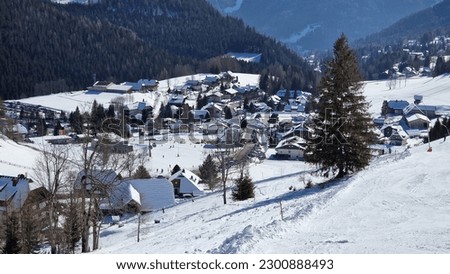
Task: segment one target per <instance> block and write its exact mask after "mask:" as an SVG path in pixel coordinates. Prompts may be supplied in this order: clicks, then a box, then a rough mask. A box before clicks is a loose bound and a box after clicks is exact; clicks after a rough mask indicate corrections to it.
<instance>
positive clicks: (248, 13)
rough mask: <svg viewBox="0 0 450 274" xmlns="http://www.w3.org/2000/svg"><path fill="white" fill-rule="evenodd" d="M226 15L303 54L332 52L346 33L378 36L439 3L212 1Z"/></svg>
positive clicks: (403, 0) (353, 36) (425, 0)
mask: <svg viewBox="0 0 450 274" xmlns="http://www.w3.org/2000/svg"><path fill="white" fill-rule="evenodd" d="M208 1H209V2H210V3H211V4H212V5H213V6H214V7H216V8H217V9H218V10H220V11H221V12H222V13H224V14H227V15H231V16H236V17H238V18H242V19H243V20H244V21H245V22H246V23H247V24H249V25H250V26H253V27H255V28H256V29H257V30H258V31H260V32H262V33H265V34H267V35H270V36H272V37H275V38H277V39H278V40H280V41H283V42H285V43H287V44H288V45H289V46H291V47H292V48H294V49H297V50H298V51H299V52H302V51H305V50H317V49H330V48H331V46H332V43H333V42H334V40H336V39H337V38H338V37H339V35H340V34H341V33H342V32H344V33H345V34H346V35H347V37H349V39H350V40H354V39H359V38H363V37H365V36H366V35H369V34H371V33H374V32H378V31H380V30H382V29H383V28H385V27H388V26H389V25H390V24H393V23H394V22H396V21H397V20H399V19H401V18H403V17H404V16H407V15H410V14H412V13H414V12H417V11H419V10H422V9H424V8H427V7H430V6H432V5H434V4H435V3H437V2H439V1H436V0H420V1H417V0H401V1H400V0H397V1H389V0H375V1H373V0H364V1H361V0H356V1H348V0H338V1H336V0H321V1H271V0H208Z"/></svg>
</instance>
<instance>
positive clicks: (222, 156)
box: [220, 151, 227, 205]
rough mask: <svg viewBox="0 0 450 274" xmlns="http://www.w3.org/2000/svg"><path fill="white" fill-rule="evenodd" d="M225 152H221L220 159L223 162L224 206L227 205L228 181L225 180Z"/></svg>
mask: <svg viewBox="0 0 450 274" xmlns="http://www.w3.org/2000/svg"><path fill="white" fill-rule="evenodd" d="M224 153H225V151H221V152H220V158H221V161H222V182H223V204H224V205H226V204H227V180H226V179H225V155H224Z"/></svg>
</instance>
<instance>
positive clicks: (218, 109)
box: [202, 102, 223, 118]
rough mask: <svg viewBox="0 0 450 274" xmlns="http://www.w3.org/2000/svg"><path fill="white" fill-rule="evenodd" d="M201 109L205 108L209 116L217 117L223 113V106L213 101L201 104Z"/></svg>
mask: <svg viewBox="0 0 450 274" xmlns="http://www.w3.org/2000/svg"><path fill="white" fill-rule="evenodd" d="M202 110H207V111H208V112H209V115H210V117H211V118H219V117H222V115H223V107H222V106H221V105H219V104H217V103H213V102H211V103H208V104H207V105H205V106H203V107H202Z"/></svg>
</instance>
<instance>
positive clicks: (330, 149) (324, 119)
mask: <svg viewBox="0 0 450 274" xmlns="http://www.w3.org/2000/svg"><path fill="white" fill-rule="evenodd" d="M319 94H320V98H319V103H318V112H317V114H316V116H315V117H314V123H313V125H312V127H313V129H314V134H313V135H312V136H311V137H312V138H310V140H309V142H310V143H309V146H308V148H307V150H306V153H305V158H306V160H307V161H308V162H311V163H315V164H318V165H319V167H320V170H321V171H322V172H323V175H325V176H328V175H330V172H332V173H334V174H336V178H341V177H343V176H344V175H347V174H350V173H352V172H355V171H358V170H361V169H363V168H365V167H366V166H367V165H368V164H369V162H370V159H371V154H370V148H369V145H370V144H371V143H372V141H373V140H374V138H375V136H374V133H373V131H372V130H371V128H372V126H373V122H372V119H371V117H370V115H369V113H368V108H369V104H368V103H367V102H366V101H365V97H364V95H363V82H362V76H361V74H360V72H359V69H358V62H357V58H356V55H355V53H354V52H353V51H352V50H351V48H350V47H349V45H348V42H347V38H346V37H345V35H344V34H342V35H341V37H340V38H339V39H338V40H336V42H335V44H334V57H333V59H332V60H330V61H328V62H327V63H326V70H325V73H324V76H323V78H322V80H321V82H320V86H319Z"/></svg>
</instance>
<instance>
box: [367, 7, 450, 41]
mask: <svg viewBox="0 0 450 274" xmlns="http://www.w3.org/2000/svg"><path fill="white" fill-rule="evenodd" d="M449 32H450V1H449V0H444V1H442V2H440V3H438V4H436V5H434V6H433V7H429V8H426V9H424V10H421V11H419V12H417V13H414V14H412V15H410V16H407V17H405V18H403V19H401V20H399V21H397V22H395V23H394V24H392V25H391V26H389V27H387V28H385V29H383V30H382V31H380V32H378V33H375V34H373V35H370V36H368V37H367V38H366V39H364V40H363V41H362V44H382V45H386V44H388V43H396V42H399V41H402V40H404V39H419V40H420V39H421V38H422V37H424V35H425V34H428V33H432V34H434V35H439V34H441V35H443V34H448V33H449ZM425 37H426V36H425ZM425 42H428V41H425Z"/></svg>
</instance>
